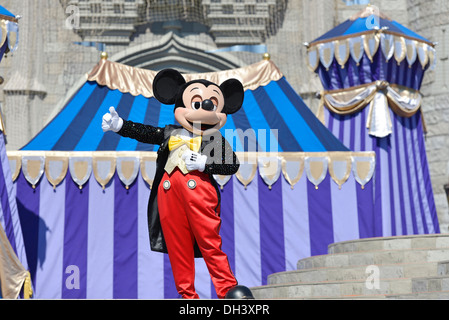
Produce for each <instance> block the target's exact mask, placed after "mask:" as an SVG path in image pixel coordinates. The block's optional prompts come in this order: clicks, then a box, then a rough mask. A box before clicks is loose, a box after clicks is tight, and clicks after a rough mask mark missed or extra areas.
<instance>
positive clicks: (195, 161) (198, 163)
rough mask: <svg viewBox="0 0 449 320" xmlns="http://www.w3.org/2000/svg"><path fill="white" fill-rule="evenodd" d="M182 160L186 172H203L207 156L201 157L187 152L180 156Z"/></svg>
mask: <svg viewBox="0 0 449 320" xmlns="http://www.w3.org/2000/svg"><path fill="white" fill-rule="evenodd" d="M182 160H184V162H185V163H186V168H187V170H189V171H194V170H198V171H200V172H203V171H204V169H205V167H206V161H207V156H205V155H201V154H199V153H197V152H193V151H191V150H187V151H186V152H184V154H183V155H182Z"/></svg>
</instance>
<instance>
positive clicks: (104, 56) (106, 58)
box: [100, 51, 108, 60]
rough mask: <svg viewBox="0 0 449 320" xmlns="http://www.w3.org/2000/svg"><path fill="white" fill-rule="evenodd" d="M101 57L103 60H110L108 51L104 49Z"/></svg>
mask: <svg viewBox="0 0 449 320" xmlns="http://www.w3.org/2000/svg"><path fill="white" fill-rule="evenodd" d="M100 57H101V59H102V60H108V53H107V52H105V51H103V52H102V53H101V54H100Z"/></svg>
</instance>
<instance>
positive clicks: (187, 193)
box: [157, 169, 237, 299]
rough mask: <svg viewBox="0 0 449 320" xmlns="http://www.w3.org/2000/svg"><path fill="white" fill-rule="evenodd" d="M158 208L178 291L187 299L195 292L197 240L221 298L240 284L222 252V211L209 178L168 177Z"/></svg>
mask: <svg viewBox="0 0 449 320" xmlns="http://www.w3.org/2000/svg"><path fill="white" fill-rule="evenodd" d="M157 199H158V209H159V215H160V220H161V226H162V232H163V234H164V238H165V243H166V245H167V250H168V256H169V258H170V264H171V267H172V270H173V276H174V279H175V284H176V289H177V290H178V293H179V294H180V295H182V297H183V298H198V294H197V293H196V292H195V285H194V282H195V260H194V243H195V240H196V242H197V244H198V247H199V249H200V251H201V253H202V255H203V258H204V261H205V262H206V265H207V269H208V270H209V274H210V276H211V278H212V282H213V284H214V286H215V290H216V292H217V296H218V298H221V299H222V298H224V296H225V295H226V293H227V292H228V290H229V289H231V288H232V287H234V286H236V285H237V280H236V279H235V277H234V275H233V273H232V271H231V268H230V266H229V262H228V258H227V256H226V254H225V253H224V252H223V251H222V250H221V237H220V235H219V231H220V224H221V219H220V212H219V211H220V208H219V206H218V198H217V192H216V190H215V188H214V187H213V185H212V184H211V183H210V179H209V176H208V175H207V174H204V173H201V172H199V171H192V172H191V173H189V174H187V175H184V174H183V173H182V172H181V171H179V170H177V169H176V170H174V171H173V172H172V173H171V174H170V175H168V174H167V173H165V174H164V176H163V178H162V180H161V183H160V185H159V189H158V198H157Z"/></svg>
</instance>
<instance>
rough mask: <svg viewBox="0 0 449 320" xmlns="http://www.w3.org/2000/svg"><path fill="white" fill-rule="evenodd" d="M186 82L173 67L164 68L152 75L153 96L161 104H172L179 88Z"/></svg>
mask: <svg viewBox="0 0 449 320" xmlns="http://www.w3.org/2000/svg"><path fill="white" fill-rule="evenodd" d="M185 83H186V80H185V79H184V77H183V76H182V74H181V73H179V72H178V71H176V70H174V69H164V70H162V71H159V73H158V74H157V75H156V77H154V81H153V94H154V97H155V98H156V99H157V100H158V101H159V102H161V103H163V104H174V103H175V101H176V97H177V95H178V93H179V89H180V88H181V87H182V85H184V84H185Z"/></svg>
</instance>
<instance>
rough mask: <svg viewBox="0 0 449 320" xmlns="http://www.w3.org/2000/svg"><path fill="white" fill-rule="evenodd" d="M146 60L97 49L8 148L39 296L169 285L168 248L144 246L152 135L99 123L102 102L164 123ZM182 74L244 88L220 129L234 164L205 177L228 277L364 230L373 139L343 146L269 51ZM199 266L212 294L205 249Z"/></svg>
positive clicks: (251, 278) (158, 289)
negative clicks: (24, 136) (73, 82)
mask: <svg viewBox="0 0 449 320" xmlns="http://www.w3.org/2000/svg"><path fill="white" fill-rule="evenodd" d="M155 74H156V72H154V71H149V70H143V69H138V68H133V67H129V66H125V65H122V64H118V63H114V62H111V61H107V60H101V61H100V63H99V64H98V65H97V66H95V67H94V68H93V70H92V71H91V72H90V74H89V76H88V79H87V81H86V82H85V83H84V84H83V85H82V86H81V87H80V88H79V90H77V92H76V93H75V94H74V95H73V96H72V97H71V98H70V99H69V100H68V102H67V103H66V104H65V106H64V107H63V108H62V109H61V111H60V112H59V114H58V115H57V116H56V117H55V118H54V119H53V120H52V121H51V122H50V123H49V124H48V125H47V126H46V127H45V128H44V129H43V130H42V131H41V132H40V133H39V134H38V135H37V136H36V137H35V138H34V139H32V140H31V141H30V142H29V143H28V144H27V145H26V146H25V147H24V148H23V149H22V150H20V151H17V152H9V154H8V155H9V157H10V160H11V163H13V164H14V163H15V166H14V165H13V169H12V171H13V172H14V174H13V180H14V181H15V184H16V187H17V199H18V203H19V209H20V212H21V218H23V223H22V225H23V226H24V228H25V229H26V235H27V237H26V239H25V242H26V246H27V253H28V257H29V260H28V261H30V260H31V262H29V264H30V266H31V267H30V271H31V275H32V279H33V283H34V285H35V295H36V297H37V298H176V297H178V295H177V293H176V290H175V288H174V283H173V279H172V273H171V266H170V263H169V260H168V257H167V255H164V254H160V253H156V252H151V251H150V246H149V239H148V231H147V217H146V214H147V203H148V198H149V194H150V192H151V183H152V174H154V167H155V162H154V159H155V152H154V151H155V150H156V147H155V146H150V145H144V144H140V143H138V142H136V141H133V140H130V139H126V138H121V137H119V136H118V135H117V134H114V133H106V134H104V133H103V132H102V130H101V117H102V115H103V114H104V113H106V112H107V111H108V108H109V107H110V106H115V107H116V109H117V111H118V113H119V114H120V115H121V116H122V117H123V118H125V119H129V120H133V121H136V122H142V123H146V124H151V125H155V126H164V125H166V124H173V123H174V117H173V106H162V105H161V104H160V103H159V102H157V101H156V100H155V99H154V98H153V97H152V92H151V83H152V79H153V78H154V76H155ZM185 77H186V78H187V80H189V79H191V78H207V79H209V80H211V81H213V82H215V83H222V82H223V81H224V80H225V79H228V78H231V77H235V78H238V79H240V80H241V81H242V83H243V84H244V87H245V90H246V91H245V102H244V105H243V109H242V110H240V111H239V112H237V113H236V114H234V115H232V116H230V117H229V119H228V122H227V124H226V127H225V128H223V134H224V135H225V136H226V137H227V131H226V129H228V130H229V129H232V130H230V132H232V133H235V132H237V134H235V135H234V136H232V141H229V142H230V143H232V144H233V145H234V148H235V150H236V151H237V153H238V156H239V157H240V159H241V166H240V170H239V172H238V173H237V174H236V175H235V176H232V177H227V178H226V177H219V176H218V177H216V178H217V181H218V183H219V184H220V185H221V187H222V190H221V193H222V194H221V198H222V204H221V216H222V227H221V235H222V238H223V250H224V251H225V252H226V253H227V255H228V257H229V262H230V265H231V267H232V270H233V271H234V273H235V275H236V277H237V279H238V281H239V283H241V284H244V285H247V286H250V287H252V286H259V285H264V284H266V283H267V276H268V275H269V274H272V273H275V272H279V271H285V270H293V269H296V263H297V261H298V260H299V259H301V258H305V257H309V256H312V255H318V254H324V253H327V246H328V245H329V244H330V243H333V242H337V241H343V240H350V239H359V238H367V237H371V236H372V235H373V234H374V230H375V226H374V223H375V221H376V219H375V218H374V217H373V201H374V199H373V189H372V181H371V180H372V179H371V178H372V176H373V168H374V162H375V159H374V155H373V153H353V152H350V151H349V150H348V149H347V148H346V147H344V146H343V144H342V143H341V142H340V141H339V140H337V139H336V138H335V137H334V136H333V135H332V134H331V133H330V131H329V130H328V129H326V128H325V127H324V126H323V125H322V124H321V122H320V121H319V120H318V119H317V118H316V117H315V116H314V115H313V114H312V113H311V111H310V110H309V109H308V107H307V106H306V105H305V104H304V103H303V101H302V99H301V98H300V97H299V96H298V95H297V94H296V93H295V91H294V90H293V89H292V88H291V86H290V85H289V83H288V82H287V80H286V78H285V77H284V76H283V75H282V73H281V72H280V71H279V70H278V68H277V67H276V66H275V65H274V63H273V62H272V61H269V60H263V61H261V62H259V63H256V64H254V65H251V66H248V67H245V68H241V69H235V70H227V71H220V72H213V73H205V74H196V75H185ZM238 129H240V130H238ZM248 129H253V130H254V131H255V136H256V137H257V139H256V138H255V137H254V136H251V130H248ZM272 129H275V130H277V132H276V131H272ZM248 132H249V133H248ZM276 137H277V138H276ZM256 141H257V142H256ZM255 142H256V143H255ZM254 146H256V147H255V148H254ZM253 151H258V153H256V152H253ZM263 151H269V152H270V153H261V152H263ZM245 157H247V158H245ZM251 157H253V158H252V160H251V159H250V158H251ZM271 165H273V166H271ZM196 273H197V281H196V287H197V291H198V293H199V295H200V297H202V298H214V297H216V295H215V292H214V289H213V286H212V284H211V280H210V277H209V274H208V272H207V268H206V266H205V265H204V262H203V260H202V259H198V260H197V264H196Z"/></svg>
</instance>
